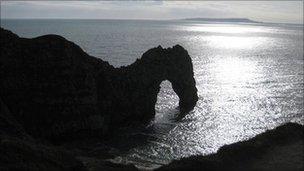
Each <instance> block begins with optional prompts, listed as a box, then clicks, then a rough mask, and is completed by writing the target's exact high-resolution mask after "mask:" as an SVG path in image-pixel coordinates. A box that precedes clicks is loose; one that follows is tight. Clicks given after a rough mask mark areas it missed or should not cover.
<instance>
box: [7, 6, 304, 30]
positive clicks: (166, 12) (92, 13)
mask: <svg viewBox="0 0 304 171" xmlns="http://www.w3.org/2000/svg"><path fill="white" fill-rule="evenodd" d="M197 17H201V18H249V19H252V20H255V21H261V22H274V23H297V24H303V1H160V0H157V1H2V0H1V18H2V19H4V18H66V19H70V18H73V19H77V18H78V19H153V20H166V19H183V18H197Z"/></svg>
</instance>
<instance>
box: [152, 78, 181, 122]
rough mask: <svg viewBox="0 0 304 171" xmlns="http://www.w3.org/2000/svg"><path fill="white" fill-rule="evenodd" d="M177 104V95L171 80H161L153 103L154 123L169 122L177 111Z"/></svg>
mask: <svg viewBox="0 0 304 171" xmlns="http://www.w3.org/2000/svg"><path fill="white" fill-rule="evenodd" d="M178 105H179V97H178V96H177V94H176V93H175V92H174V90H173V88H172V84H171V82H170V81H168V80H165V81H162V82H161V84H160V90H159V92H158V94H157V101H156V103H155V118H154V123H168V122H171V121H172V120H173V119H174V118H176V115H177V114H178V113H179V109H178Z"/></svg>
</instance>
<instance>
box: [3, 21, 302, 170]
mask: <svg viewBox="0 0 304 171" xmlns="http://www.w3.org/2000/svg"><path fill="white" fill-rule="evenodd" d="M1 27H3V28H5V29H9V30H11V31H13V32H14V33H16V34H18V35H19V36H21V37H27V38H33V37H37V36H41V35H45V34H58V35H61V36H63V37H65V38H66V39H68V40H70V41H73V42H75V43H76V44H78V45H79V46H80V47H81V48H82V49H83V50H84V51H86V52H87V53H88V54H90V55H92V56H95V57H97V58H101V59H102V60H105V61H108V62H109V63H110V64H112V65H113V66H115V67H120V66H127V65H129V64H131V63H133V62H134V61H135V60H136V59H137V58H140V57H141V55H142V54H143V53H144V52H145V51H147V50H148V49H150V48H153V47H157V46H158V45H161V46H162V47H164V48H165V47H172V46H174V45H176V44H179V45H181V46H183V47H184V48H185V49H186V50H187V51H188V53H189V55H190V56H191V58H192V62H193V67H194V77H195V80H196V87H197V89H198V96H199V100H198V102H197V104H196V106H195V108H194V110H193V111H191V112H189V113H188V115H186V117H185V118H183V119H182V120H176V119H174V118H176V115H177V114H178V108H177V107H178V100H179V99H178V97H177V95H176V94H175V92H174V91H173V90H172V87H171V83H170V82H169V81H163V82H162V83H161V90H160V92H159V94H158V99H157V103H156V105H155V109H156V115H155V119H154V120H152V121H151V124H149V125H148V126H147V129H149V130H151V131H148V132H142V133H141V132H139V133H137V134H142V136H146V137H151V138H149V140H147V142H146V143H144V144H139V145H137V146H135V147H132V148H130V149H128V150H127V151H125V152H124V153H119V155H117V156H116V157H115V158H114V159H112V161H114V162H119V163H133V164H135V165H136V166H137V167H138V168H142V169H151V168H157V167H159V166H161V165H164V164H167V163H169V162H170V161H172V160H173V159H179V158H183V157H188V156H192V155H208V154H211V153H215V152H216V151H217V150H218V149H219V148H220V147H221V146H223V145H227V144H231V143H235V142H239V141H244V140H247V139H250V138H252V137H254V136H255V135H257V134H260V133H262V132H265V131H266V130H269V129H273V128H275V127H277V126H279V125H282V124H284V123H287V122H296V123H299V124H302V125H303V124H304V100H303V99H304V98H303V96H304V92H303V89H304V75H303V74H304V68H303V67H304V59H303V25H297V24H275V23H237V22H204V21H193V20H166V21H156V20H76V19H70V20H64V19H48V20H45V19H44V20H42V19H25V20H19V19H11V20H8V19H1Z"/></svg>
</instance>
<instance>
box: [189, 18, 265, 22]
mask: <svg viewBox="0 0 304 171" xmlns="http://www.w3.org/2000/svg"><path fill="white" fill-rule="evenodd" d="M184 20H192V21H208V22H210V21H211V22H237V23H263V22H259V21H254V20H250V19H248V18H185V19H184Z"/></svg>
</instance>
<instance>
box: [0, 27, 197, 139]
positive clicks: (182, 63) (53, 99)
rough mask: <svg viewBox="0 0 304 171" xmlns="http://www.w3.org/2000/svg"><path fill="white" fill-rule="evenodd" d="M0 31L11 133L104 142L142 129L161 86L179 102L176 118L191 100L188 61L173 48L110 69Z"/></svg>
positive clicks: (55, 39) (48, 39) (68, 48)
mask: <svg viewBox="0 0 304 171" xmlns="http://www.w3.org/2000/svg"><path fill="white" fill-rule="evenodd" d="M0 31H1V49H0V51H1V57H0V76H1V83H0V97H1V99H2V102H3V103H4V104H5V105H6V106H7V109H8V110H9V111H10V113H11V116H10V117H11V118H14V119H13V120H14V121H15V123H18V129H21V128H22V129H24V131H25V132H26V133H27V134H29V135H31V136H33V137H34V138H43V139H47V140H51V141H52V142H60V141H64V140H71V139H74V138H79V137H85V136H87V137H96V136H99V137H104V135H107V134H110V133H111V132H113V131H115V130H117V129H118V128H120V127H131V126H140V125H146V124H148V123H149V122H150V121H151V119H153V118H154V115H155V103H156V100H157V93H158V92H159V89H160V86H159V85H160V83H161V82H162V81H163V80H169V81H170V82H171V83H172V86H173V89H174V91H175V92H176V94H177V95H178V96H179V99H180V102H179V107H180V117H183V116H184V115H185V114H186V113H187V112H189V111H190V110H192V109H193V107H194V106H195V104H196V101H197V99H198V97H197V89H196V87H195V80H194V78H193V67H192V61H191V58H190V57H189V55H188V53H187V51H186V50H185V49H184V48H183V47H181V46H179V45H176V46H174V47H173V48H168V49H163V48H162V47H160V46H159V47H157V48H153V49H150V50H148V51H147V52H146V53H144V54H143V56H142V57H141V59H138V60H137V61H136V62H135V63H133V64H131V65H129V66H127V67H121V68H114V67H112V66H111V65H109V64H108V63H107V62H104V61H102V60H101V59H97V58H94V57H91V56H89V55H88V54H87V53H85V52H84V51H83V50H82V49H81V48H80V47H79V46H77V45H76V44H74V43H72V42H70V41H68V40H66V39H64V38H63V37H61V36H57V35H45V36H40V37H37V38H33V39H26V38H20V37H18V36H17V35H16V34H14V33H12V32H10V31H8V30H4V29H2V28H1V30H0ZM4 129H6V128H4Z"/></svg>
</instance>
